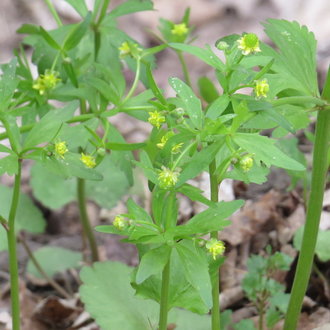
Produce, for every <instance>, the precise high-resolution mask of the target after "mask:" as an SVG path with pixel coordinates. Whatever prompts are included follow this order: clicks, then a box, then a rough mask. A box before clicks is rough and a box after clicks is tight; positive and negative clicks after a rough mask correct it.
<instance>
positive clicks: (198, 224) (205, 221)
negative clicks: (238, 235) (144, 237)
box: [168, 200, 244, 237]
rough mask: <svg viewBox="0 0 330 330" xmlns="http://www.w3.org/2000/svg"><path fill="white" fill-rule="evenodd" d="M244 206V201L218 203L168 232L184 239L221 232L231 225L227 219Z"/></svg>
mask: <svg viewBox="0 0 330 330" xmlns="http://www.w3.org/2000/svg"><path fill="white" fill-rule="evenodd" d="M243 204H244V201H242V200H236V201H232V202H219V203H216V204H215V205H214V206H212V207H209V208H208V209H206V210H205V211H203V212H200V213H198V214H196V215H195V216H193V217H192V218H191V219H190V220H189V222H187V223H185V224H184V225H181V226H177V227H175V228H173V229H170V230H168V232H170V233H171V234H173V235H174V236H175V237H184V236H186V235H193V234H205V233H209V232H212V231H218V230H221V229H222V228H223V227H225V226H227V225H228V224H229V222H228V221H226V220H225V219H227V218H228V217H230V216H231V215H232V214H233V213H234V212H235V211H237V210H238V209H239V208H240V207H242V206H243Z"/></svg>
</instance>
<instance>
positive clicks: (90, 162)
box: [80, 152, 96, 168]
mask: <svg viewBox="0 0 330 330" xmlns="http://www.w3.org/2000/svg"><path fill="white" fill-rule="evenodd" d="M80 160H81V161H82V162H83V163H84V164H85V165H86V166H87V167H88V168H94V167H95V166H96V161H95V158H94V157H93V156H92V155H87V154H84V153H83V152H82V153H81V157H80Z"/></svg>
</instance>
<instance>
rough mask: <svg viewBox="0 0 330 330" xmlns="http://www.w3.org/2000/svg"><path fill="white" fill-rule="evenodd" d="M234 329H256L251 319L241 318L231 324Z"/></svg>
mask: <svg viewBox="0 0 330 330" xmlns="http://www.w3.org/2000/svg"><path fill="white" fill-rule="evenodd" d="M233 329H234V330H256V327H255V326H254V323H253V321H252V320H241V321H239V322H238V323H236V324H233Z"/></svg>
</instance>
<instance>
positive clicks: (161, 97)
mask: <svg viewBox="0 0 330 330" xmlns="http://www.w3.org/2000/svg"><path fill="white" fill-rule="evenodd" d="M146 68H147V69H146V74H147V79H148V82H149V86H150V88H151V90H152V92H153V93H154V95H155V97H156V98H157V99H158V101H159V102H160V103H161V104H164V105H166V104H167V102H166V99H165V97H164V95H163V94H162V92H161V91H160V89H159V88H158V86H157V84H156V82H155V79H154V77H153V75H152V71H151V66H150V65H148V66H147V67H146Z"/></svg>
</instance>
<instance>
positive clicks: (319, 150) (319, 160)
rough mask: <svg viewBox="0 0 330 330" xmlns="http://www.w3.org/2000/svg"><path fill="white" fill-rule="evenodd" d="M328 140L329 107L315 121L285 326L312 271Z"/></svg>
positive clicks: (327, 94)
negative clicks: (303, 217)
mask: <svg viewBox="0 0 330 330" xmlns="http://www.w3.org/2000/svg"><path fill="white" fill-rule="evenodd" d="M322 97H323V98H324V99H326V100H329V99H330V70H329V71H328V75H327V80H326V83H325V86H324V90H323V93H322ZM329 140H330V111H329V110H326V111H325V110H321V111H319V112H318V116H317V121H316V132H315V145H314V152H313V169H312V182H311V192H310V197H309V201H308V206H307V214H306V224H305V229H304V234H303V240H302V246H301V250H300V254H299V259H298V265H297V270H296V273H295V278H294V282H293V288H292V292H291V297H290V301H289V306H288V311H287V314H286V318H285V323H284V329H285V330H292V329H296V326H297V322H298V317H299V314H300V309H301V306H302V301H303V298H304V295H305V292H306V289H307V285H308V280H309V277H310V273H311V268H312V264H313V259H314V251H315V245H316V241H317V234H318V230H319V223H320V215H321V211H322V202H323V194H324V187H325V181H326V174H327V170H328V161H327V153H328V149H329Z"/></svg>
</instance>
